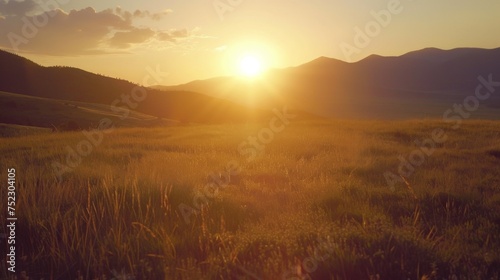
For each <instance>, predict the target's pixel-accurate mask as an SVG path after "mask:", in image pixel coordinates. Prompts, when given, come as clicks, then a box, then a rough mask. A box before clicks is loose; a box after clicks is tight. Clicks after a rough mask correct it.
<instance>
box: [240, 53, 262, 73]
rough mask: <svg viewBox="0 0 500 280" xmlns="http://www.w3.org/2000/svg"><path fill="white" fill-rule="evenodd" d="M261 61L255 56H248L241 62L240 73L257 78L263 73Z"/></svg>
mask: <svg viewBox="0 0 500 280" xmlns="http://www.w3.org/2000/svg"><path fill="white" fill-rule="evenodd" d="M262 70H263V69H262V63H261V61H260V59H259V58H258V57H256V56H253V55H246V56H244V57H243V58H242V59H241V60H240V73H241V74H242V75H243V76H246V77H256V76H258V75H259V74H260V73H262Z"/></svg>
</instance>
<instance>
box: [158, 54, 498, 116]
mask: <svg viewBox="0 0 500 280" xmlns="http://www.w3.org/2000/svg"><path fill="white" fill-rule="evenodd" d="M499 65H500V48H498V49H475V48H459V49H453V50H440V49H436V48H428V49H423V50H419V51H414V52H410V53H407V54H404V55H402V56H399V57H382V56H378V55H372V56H369V57H367V58H365V59H363V60H361V61H358V62H355V63H347V62H343V61H340V60H336V59H332V58H327V57H320V58H318V59H315V60H313V61H311V62H308V63H305V64H303V65H300V66H297V67H292V68H286V69H275V70H271V71H269V72H268V73H267V74H266V75H265V76H264V77H262V78H261V79H260V80H256V81H253V82H252V81H248V80H245V79H241V78H235V77H219V78H214V79H209V80H201V81H194V82H191V83H187V84H183V85H177V86H166V87H165V86H161V87H156V88H160V89H163V90H187V91H196V92H201V93H205V94H207V95H210V96H212V97H217V98H226V99H228V100H231V101H234V102H238V103H240V104H247V105H252V104H256V105H258V106H262V107H269V106H276V104H277V103H278V104H281V103H286V104H289V105H290V106H292V107H294V108H296V109H299V110H305V111H308V112H312V113H317V114H321V115H324V116H328V117H339V118H381V119H388V118H390V119H394V118H396V119H401V118H421V117H432V118H435V117H441V116H442V115H443V112H445V111H446V110H447V109H448V108H450V107H452V106H453V104H455V103H462V102H463V100H464V98H465V97H466V96H468V95H472V94H474V91H475V88H476V87H477V85H478V83H479V82H478V77H479V76H480V75H482V76H483V77H488V75H490V74H491V75H492V76H493V80H500V66H499ZM257 97H258V98H257ZM481 105H482V106H481V108H480V110H478V111H477V112H475V114H474V117H475V118H489V119H498V118H500V114H499V113H498V108H500V94H498V95H496V96H492V97H491V98H490V99H488V100H486V101H484V103H482V104H481Z"/></svg>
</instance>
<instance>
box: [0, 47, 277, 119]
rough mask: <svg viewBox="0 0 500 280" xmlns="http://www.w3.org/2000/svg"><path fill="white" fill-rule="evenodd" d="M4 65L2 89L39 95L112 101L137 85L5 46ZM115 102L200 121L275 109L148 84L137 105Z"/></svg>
mask: <svg viewBox="0 0 500 280" xmlns="http://www.w3.org/2000/svg"><path fill="white" fill-rule="evenodd" d="M0 65H1V67H0V91H4V92H10V93H16V94H23V95H28V96H33V97H43V98H49V99H57V100H68V101H77V102H85V103H95V104H103V105H107V106H110V105H111V104H112V103H113V102H114V101H115V100H121V96H122V95H130V94H131V92H132V90H133V89H134V88H135V87H136V85H135V84H133V83H130V82H127V81H124V80H119V79H114V78H109V77H104V76H101V75H96V74H93V73H89V72H86V71H83V70H80V69H76V68H71V67H43V66H40V65H38V64H36V63H34V62H32V61H30V60H27V59H25V58H23V57H20V56H17V55H14V54H11V53H8V52H5V51H0ZM115 105H116V106H117V107H118V106H120V107H125V108H127V109H133V110H135V111H138V112H141V113H144V114H147V115H151V116H154V117H158V118H165V119H172V120H179V121H181V122H196V123H214V122H239V121H247V120H251V119H252V120H253V119H261V118H265V117H266V116H267V115H269V114H270V113H269V112H265V111H262V110H258V109H253V108H248V107H246V106H242V105H238V104H235V103H233V102H230V101H228V100H225V99H217V98H213V97H209V96H207V95H204V94H200V93H195V92H188V91H160V90H154V89H147V98H146V99H145V100H144V101H141V102H139V103H138V106H137V108H131V107H127V106H128V105H126V104H125V103H124V102H122V101H120V102H118V103H115Z"/></svg>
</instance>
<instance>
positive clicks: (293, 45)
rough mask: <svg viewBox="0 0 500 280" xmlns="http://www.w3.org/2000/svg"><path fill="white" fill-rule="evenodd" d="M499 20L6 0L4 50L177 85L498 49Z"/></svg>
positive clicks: (386, 8) (207, 4)
mask: <svg viewBox="0 0 500 280" xmlns="http://www.w3.org/2000/svg"><path fill="white" fill-rule="evenodd" d="M44 3H45V4H44ZM43 11H45V12H44V13H42V14H40V13H41V12H43ZM499 15H500V1H498V0H481V1H478V0H475V1H472V0H439V1H436V0H433V1H431V0H428V1H426V0H413V1H412V0H401V1H396V0H370V1H368V0H364V1H361V0H329V1H327V0H308V1H305V0H272V1H270V0H251V1H250V0H201V1H190V0H183V1H180V0H177V1H169V0H161V1H160V0H145V1H144V0H143V1H136V0H135V1H132V0H128V1H117V0H106V1H103V0H99V1H97V0H85V1H83V0H59V1H57V0H24V1H13V0H0V47H1V48H2V49H6V50H10V51H12V50H17V51H16V52H17V53H19V54H20V55H23V56H26V57H28V58H29V59H32V60H34V61H35V62H37V63H40V64H42V65H47V66H49V65H68V66H74V67H78V68H82V69H84V70H87V71H91V72H96V73H100V74H104V75H107V76H112V77H119V78H123V79H127V80H130V81H133V82H140V81H141V80H142V78H143V77H144V76H146V75H147V72H146V68H147V67H151V68H156V67H157V66H158V67H160V69H161V70H162V71H164V72H168V73H169V76H168V79H167V80H166V81H164V84H178V83H184V82H188V81H191V80H195V79H205V78H210V77H214V76H220V75H232V74H235V73H236V72H235V71H236V69H237V65H238V61H239V60H240V59H241V58H242V57H243V56H245V54H253V55H254V56H257V57H260V59H261V60H262V63H263V64H265V66H266V67H278V68H282V67H288V66H295V65H299V64H302V63H305V62H307V61H310V60H312V59H315V58H317V57H319V56H328V57H333V58H338V59H341V60H346V61H357V60H359V59H362V58H364V57H366V56H368V55H370V54H373V53H376V54H381V55H400V54H403V53H405V52H408V51H413V50H417V49H422V48H426V47H438V48H443V49H451V48H456V47H482V48H496V47H500V36H499V34H500V16H499Z"/></svg>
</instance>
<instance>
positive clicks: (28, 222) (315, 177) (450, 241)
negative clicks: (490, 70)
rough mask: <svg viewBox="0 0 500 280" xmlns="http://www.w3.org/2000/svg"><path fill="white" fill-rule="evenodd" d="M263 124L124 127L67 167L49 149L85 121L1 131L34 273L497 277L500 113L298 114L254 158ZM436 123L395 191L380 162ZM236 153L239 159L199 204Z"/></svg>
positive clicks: (55, 149)
mask: <svg viewBox="0 0 500 280" xmlns="http://www.w3.org/2000/svg"><path fill="white" fill-rule="evenodd" d="M262 127H265V125H263V124H252V125H242V126H238V125H217V126H215V125H214V126H183V127H182V126H181V127H170V128H151V129H121V130H116V131H114V132H112V133H111V134H106V135H105V138H104V141H103V142H102V144H101V145H100V146H98V147H96V148H95V149H94V150H93V152H92V153H91V154H90V155H89V156H87V157H84V158H83V159H82V163H81V164H80V165H79V166H78V167H77V168H75V169H74V170H73V171H72V172H70V173H68V174H66V175H65V176H64V179H63V180H62V181H57V180H56V176H55V175H54V172H53V170H52V167H51V163H52V162H54V161H59V162H64V161H65V157H66V152H65V148H66V146H68V145H69V146H71V147H74V146H75V145H77V143H78V142H79V141H81V140H82V139H84V137H83V136H82V134H81V133H78V132H73V133H64V134H48V135H33V136H27V137H22V138H9V139H0V152H1V154H2V166H3V167H2V169H4V170H3V171H2V172H3V173H2V174H3V175H2V176H3V177H4V178H6V177H5V174H4V173H5V170H6V169H7V168H9V167H15V168H16V169H17V176H18V187H17V197H18V205H17V208H18V219H19V223H18V228H17V230H18V233H17V235H18V241H19V244H20V245H18V256H19V260H18V262H19V263H18V266H19V267H22V268H23V270H24V271H25V274H26V275H28V276H29V277H30V279H41V278H44V279H77V278H78V277H80V279H111V278H113V277H115V278H117V277H118V276H117V275H118V274H121V273H123V274H125V275H126V276H129V278H126V279H132V277H134V279H239V278H238V277H241V279H257V278H256V277H260V278H261V279H283V277H284V276H285V278H284V279H307V278H306V275H309V276H310V277H311V278H312V279H407V278H409V279H490V278H491V279H496V278H495V277H497V278H498V277H499V273H500V268H499V267H500V253H499V252H500V211H499V210H500V190H499V188H500V172H498V170H499V169H498V166H499V164H500V159H499V156H498V154H499V153H500V152H499V151H500V140H498V139H499V138H498V131H499V128H500V123H498V122H488V121H470V122H466V123H465V124H464V125H463V126H462V127H461V128H460V129H458V130H451V129H448V127H447V125H446V124H444V123H442V122H440V121H433V120H427V121H405V122H392V123H383V122H355V121H331V122H295V123H292V124H291V125H290V126H288V127H287V128H286V130H285V131H283V132H282V133H280V134H277V135H275V139H274V141H273V142H271V143H270V144H268V145H266V148H265V151H264V152H263V153H262V154H261V155H260V156H259V157H257V158H256V159H255V160H252V161H250V162H248V161H247V158H246V157H245V156H243V155H241V154H240V153H239V152H238V145H239V144H240V143H241V142H242V141H245V140H246V139H247V137H249V136H252V135H256V133H257V132H258V131H259V129H261V128H262ZM434 128H444V129H447V133H448V140H447V141H446V142H445V143H443V144H440V145H439V146H438V147H437V149H436V151H435V153H434V154H433V155H432V156H430V157H428V158H426V160H425V162H424V163H423V164H422V165H421V166H419V167H417V168H416V169H415V172H414V173H413V174H412V175H411V176H409V177H407V178H405V180H407V184H400V185H398V186H397V188H396V190H395V191H392V190H391V189H390V188H389V186H388V185H387V183H386V180H385V178H384V172H386V171H392V172H397V167H398V164H399V161H398V156H399V155H407V154H409V153H411V151H413V150H414V149H415V148H416V145H415V144H414V141H415V140H417V139H424V138H426V137H429V135H430V134H431V132H432V130H433V129H434ZM229 162H237V163H239V166H240V167H241V172H240V173H239V174H238V175H234V176H232V177H231V182H230V184H229V185H228V186H227V187H224V188H221V189H219V192H218V195H217V196H216V197H214V198H208V199H207V201H208V204H206V205H204V206H203V207H201V208H200V209H198V208H196V207H195V205H194V203H193V198H194V197H195V196H196V194H197V193H200V192H201V193H203V190H204V186H206V185H207V183H209V182H210V181H211V179H210V175H211V174H220V173H221V172H223V171H224V170H225V168H226V166H227V164H228V163H229ZM5 191H6V190H5V188H3V189H2V190H1V197H5ZM2 203H4V202H2ZM181 204H184V205H187V206H189V207H193V209H195V210H196V214H193V215H192V216H191V217H190V223H186V222H185V219H184V217H183V215H182V213H181V212H180V210H179V206H180V205H181ZM0 219H1V220H5V211H1V212H0ZM319 255H321V256H322V257H321V258H320V257H319ZM2 258H3V257H2ZM308 265H309V266H308ZM293 276H294V277H302V278H292V277H293ZM287 277H288V278H287ZM377 277H378V278H377ZM453 277H457V278H453Z"/></svg>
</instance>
